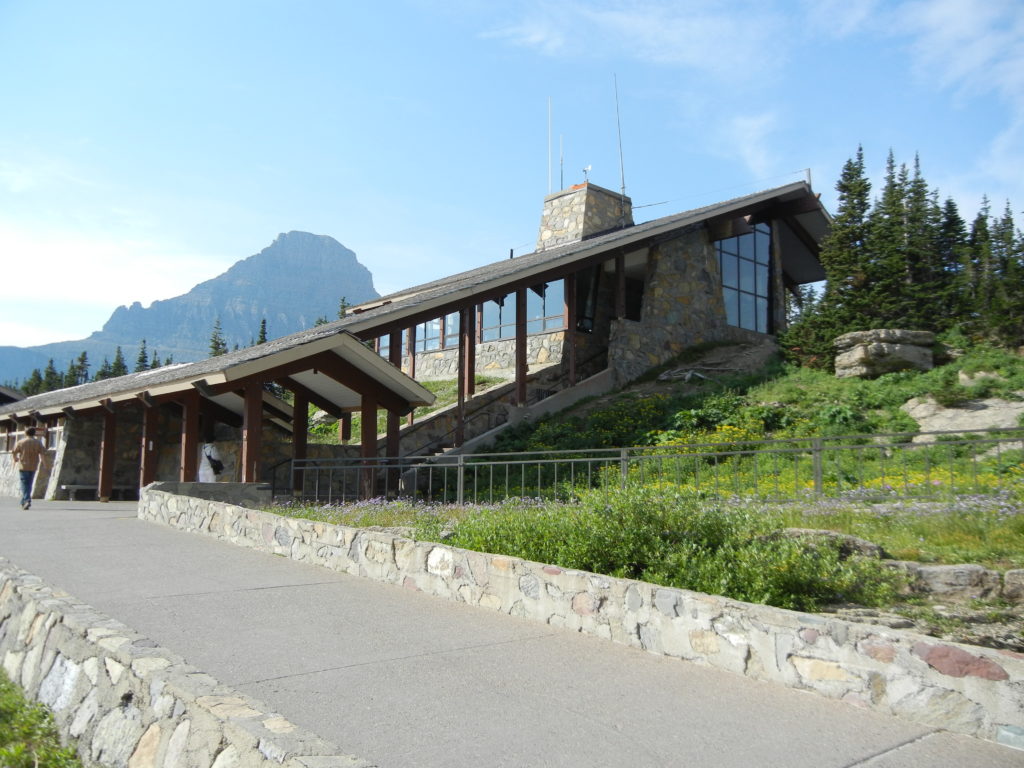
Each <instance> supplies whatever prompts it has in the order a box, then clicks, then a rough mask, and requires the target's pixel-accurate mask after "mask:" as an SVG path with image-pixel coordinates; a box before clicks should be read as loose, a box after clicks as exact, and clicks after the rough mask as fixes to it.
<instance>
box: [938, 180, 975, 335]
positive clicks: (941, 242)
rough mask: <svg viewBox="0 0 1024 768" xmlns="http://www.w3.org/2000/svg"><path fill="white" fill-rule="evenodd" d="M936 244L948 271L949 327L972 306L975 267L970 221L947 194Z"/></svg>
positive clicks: (963, 317) (945, 311) (946, 273)
mask: <svg viewBox="0 0 1024 768" xmlns="http://www.w3.org/2000/svg"><path fill="white" fill-rule="evenodd" d="M935 248H936V251H937V253H938V260H939V262H940V264H941V265H942V272H943V274H944V275H945V278H944V280H945V284H946V295H945V296H944V297H943V299H944V301H945V302H946V303H945V307H946V309H945V310H944V314H947V315H948V316H949V319H948V322H947V327H952V325H955V324H957V323H962V322H963V320H964V319H965V318H966V317H967V316H968V315H969V313H970V308H971V307H972V306H973V298H972V297H973V292H974V284H973V281H974V277H973V276H974V270H973V267H972V265H971V260H970V252H969V249H968V241H967V224H966V222H965V221H964V220H963V218H962V217H961V216H960V210H959V208H958V207H957V204H956V203H955V202H954V201H953V199H952V198H946V202H945V203H944V204H943V206H942V213H941V216H940V221H939V225H938V237H937V239H936V243H935Z"/></svg>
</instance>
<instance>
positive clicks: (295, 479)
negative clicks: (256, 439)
mask: <svg viewBox="0 0 1024 768" xmlns="http://www.w3.org/2000/svg"><path fill="white" fill-rule="evenodd" d="M308 443H309V398H308V397H307V396H306V393H305V392H304V391H303V392H293V393H292V459H293V460H296V461H301V460H302V459H304V458H306V454H307V447H308ZM304 487H305V471H304V470H303V469H301V468H300V467H298V466H296V465H294V464H293V465H292V495H293V496H302V490H303V488H304Z"/></svg>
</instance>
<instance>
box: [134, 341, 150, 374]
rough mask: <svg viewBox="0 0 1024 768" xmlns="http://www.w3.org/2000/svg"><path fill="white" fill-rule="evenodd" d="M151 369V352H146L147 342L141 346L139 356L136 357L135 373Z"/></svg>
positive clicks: (142, 342)
mask: <svg viewBox="0 0 1024 768" xmlns="http://www.w3.org/2000/svg"><path fill="white" fill-rule="evenodd" d="M148 369H149V352H148V351H147V350H146V340H145V339H143V340H142V341H141V342H140V344H139V354H138V355H136V357H135V373H138V372H139V371H145V370H148Z"/></svg>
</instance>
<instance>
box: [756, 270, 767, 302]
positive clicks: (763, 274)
mask: <svg viewBox="0 0 1024 768" xmlns="http://www.w3.org/2000/svg"><path fill="white" fill-rule="evenodd" d="M754 273H755V275H756V277H757V291H756V293H757V295H758V296H767V295H768V265H767V264H758V265H757V267H756V269H755V270H754Z"/></svg>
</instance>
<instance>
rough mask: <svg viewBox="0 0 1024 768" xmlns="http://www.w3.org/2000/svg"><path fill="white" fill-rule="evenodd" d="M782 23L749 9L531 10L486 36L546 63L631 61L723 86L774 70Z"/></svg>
mask: <svg viewBox="0 0 1024 768" xmlns="http://www.w3.org/2000/svg"><path fill="white" fill-rule="evenodd" d="M782 21H783V19H782V17H781V16H780V15H778V14H776V13H775V12H774V11H773V10H772V9H771V6H770V5H769V4H765V3H754V2H740V3H736V2H732V3H722V2H714V1H713V0H705V1H704V2H690V3H675V2H664V1H663V0H632V2H615V3H612V2H539V3H533V4H531V5H530V8H529V10H528V11H527V12H526V13H525V15H523V16H522V17H521V18H520V19H519V20H517V21H515V22H513V23H511V24H508V25H506V26H504V27H500V28H499V29H497V30H495V31H494V32H492V33H490V35H489V36H491V37H496V38H500V39H505V40H508V41H509V42H511V43H513V44H515V45H520V46H524V47H529V48H535V49H537V50H539V51H541V52H542V53H544V54H547V55H567V56H569V55H571V56H595V57H603V58H606V57H613V56H616V57H624V58H632V59H635V60H639V61H644V62H648V63H654V64H659V65H665V66H673V67H683V68H688V69H695V70H698V71H700V72H703V73H705V74H709V75H712V76H716V77H721V78H724V79H730V78H736V77H739V76H743V77H746V76H749V73H750V72H751V71H757V72H758V73H759V76H763V75H764V72H765V70H766V69H770V68H772V67H774V66H775V65H777V64H778V63H779V62H780V59H781V58H782V55H783V48H782V47H781V46H779V45H778V44H777V42H776V41H777V40H779V39H784V37H783V36H782V35H780V31H781V28H782Z"/></svg>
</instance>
